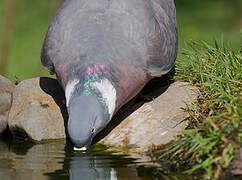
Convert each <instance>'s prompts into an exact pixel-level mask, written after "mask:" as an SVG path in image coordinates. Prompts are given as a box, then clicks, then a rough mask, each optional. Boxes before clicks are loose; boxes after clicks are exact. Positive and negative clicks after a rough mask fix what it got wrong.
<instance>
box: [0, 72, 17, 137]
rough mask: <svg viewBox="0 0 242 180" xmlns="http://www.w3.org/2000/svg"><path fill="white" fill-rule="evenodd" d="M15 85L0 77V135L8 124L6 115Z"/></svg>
mask: <svg viewBox="0 0 242 180" xmlns="http://www.w3.org/2000/svg"><path fill="white" fill-rule="evenodd" d="M14 87H15V85H14V84H13V83H12V82H11V81H9V80H8V79H7V78H5V77H3V76H1V75H0V134H1V133H2V132H3V131H4V130H5V129H6V127H7V124H8V113H9V110H10V107H11V103H12V92H13V90H14Z"/></svg>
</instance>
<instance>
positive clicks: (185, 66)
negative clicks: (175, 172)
mask: <svg viewBox="0 0 242 180" xmlns="http://www.w3.org/2000/svg"><path fill="white" fill-rule="evenodd" d="M241 62H242V48H241V47H240V48H239V49H237V50H232V49H231V48H230V47H227V46H226V45H224V44H223V43H221V44H218V43H217V42H216V41H215V43H214V45H211V44H208V43H206V42H204V41H202V42H194V41H190V42H189V43H188V49H187V50H183V53H182V56H181V59H178V60H177V63H176V68H175V69H176V75H175V79H176V80H182V81H187V82H190V83H191V84H193V85H195V86H198V87H199V88H200V92H201V93H200V95H199V99H198V103H195V104H193V106H191V107H187V111H188V112H189V113H190V125H189V128H188V129H187V130H186V131H185V132H184V134H183V135H182V136H181V137H180V139H179V140H178V141H176V142H174V143H172V144H170V145H169V147H168V151H167V152H166V153H165V154H164V155H162V157H161V158H165V157H166V158H168V159H170V160H176V161H177V162H178V164H180V165H181V162H185V164H186V166H188V167H190V168H188V169H187V170H186V171H185V173H188V174H194V173H197V172H200V173H203V174H205V175H206V176H207V177H212V178H215V179H217V178H219V177H220V176H221V175H222V172H223V170H224V169H226V168H227V167H228V166H229V165H230V163H231V161H232V159H233V157H234V154H235V152H236V150H238V148H239V145H240V144H241V143H242V131H241V129H242V124H241V120H242V118H241V117H242V116H241V110H242V104H241V99H242V98H241V90H242V73H241V72H242V66H241Z"/></svg>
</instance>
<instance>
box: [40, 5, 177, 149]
mask: <svg viewBox="0 0 242 180" xmlns="http://www.w3.org/2000/svg"><path fill="white" fill-rule="evenodd" d="M176 55H177V29H176V11H175V5H174V1H173V0H64V1H63V3H62V6H61V8H60V9H59V11H58V13H57V15H56V17H55V18H54V20H53V22H52V23H51V25H50V26H49V29H48V32H47V34H46V37H45V40H44V43H43V46H42V52H41V61H42V64H43V65H44V66H45V67H46V68H47V69H49V71H50V72H51V73H55V74H56V76H57V79H58V80H59V82H60V84H61V85H62V87H63V89H65V91H66V95H67V96H68V98H69V99H68V101H69V100H70V106H69V107H68V112H69V122H68V128H67V129H68V132H69V134H70V136H71V139H72V141H73V143H74V145H75V146H77V147H82V146H88V145H89V144H90V142H91V141H92V138H93V136H95V135H96V133H92V132H91V130H92V127H94V129H97V130H98V131H100V130H101V129H103V128H104V127H105V126H106V124H107V123H108V122H109V120H110V119H111V118H112V115H113V113H115V112H117V110H118V109H119V108H120V107H121V106H122V105H124V104H125V103H126V102H127V101H129V100H130V99H131V98H133V97H134V96H135V95H137V93H138V92H139V91H140V90H141V89H142V88H143V87H144V85H145V84H146V83H147V82H148V81H149V80H150V79H151V78H153V77H158V76H161V75H163V74H165V73H167V72H168V71H169V70H170V69H171V68H172V66H173V64H174V62H175V59H176ZM68 83H69V84H72V85H71V86H69V87H71V88H69V89H68V88H66V86H67V84H68ZM95 83H96V85H95V87H94V84H95ZM103 86H105V87H103ZM72 88H73V89H72ZM107 90H110V92H112V95H109V94H108V93H107V92H106V91H107ZM72 91H73V92H72ZM103 94H104V95H103ZM69 96H70V97H69ZM78 99H79V100H78ZM84 99H85V100H84ZM74 102H75V103H74ZM114 106H115V107H114ZM85 107H92V108H93V109H91V111H87V110H85ZM73 109H75V111H74V110H73ZM79 109H80V111H79ZM96 109H99V111H98V112H96V111H95V110H96ZM100 109H101V110H100ZM79 114H82V115H81V116H80V115H79ZM92 114H95V116H93V115H92ZM97 119H98V121H97ZM77 127H80V128H77ZM79 136H82V138H81V137H80V138H78V137H79ZM84 137H85V138H84Z"/></svg>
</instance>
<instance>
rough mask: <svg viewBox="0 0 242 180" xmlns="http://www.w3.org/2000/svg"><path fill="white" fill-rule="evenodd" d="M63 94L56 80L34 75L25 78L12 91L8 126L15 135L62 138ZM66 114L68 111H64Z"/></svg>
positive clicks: (34, 138)
mask: <svg viewBox="0 0 242 180" xmlns="http://www.w3.org/2000/svg"><path fill="white" fill-rule="evenodd" d="M64 99H65V98H64V94H63V92H62V90H61V88H60V86H59V84H58V82H57V81H56V80H55V79H51V78H34V79H28V80H24V81H22V82H21V83H20V84H18V85H17V86H16V88H15V90H14V92H13V103H12V107H11V110H10V112H9V121H8V125H9V128H10V131H11V132H12V134H13V135H14V136H17V137H22V138H27V137H28V138H31V139H32V140H35V141H42V140H53V139H63V138H65V137H66V135H65V127H64V120H63V116H62V112H61V111H62V109H61V108H62V105H61V104H62V101H63V100H64ZM65 114H66V113H65Z"/></svg>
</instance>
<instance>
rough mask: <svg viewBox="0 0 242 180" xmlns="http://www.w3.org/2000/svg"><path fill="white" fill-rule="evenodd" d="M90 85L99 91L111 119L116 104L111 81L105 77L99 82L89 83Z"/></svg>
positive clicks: (114, 91)
mask: <svg viewBox="0 0 242 180" xmlns="http://www.w3.org/2000/svg"><path fill="white" fill-rule="evenodd" d="M91 86H92V87H93V88H95V89H97V90H98V91H99V92H100V93H101V95H102V98H103V100H104V101H105V103H106V106H107V107H108V113H109V114H110V119H111V118H112V116H113V113H114V110H115V104H116V90H115V88H114V87H113V85H112V83H111V82H110V81H109V80H107V79H106V78H105V79H101V81H100V82H93V83H91Z"/></svg>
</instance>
